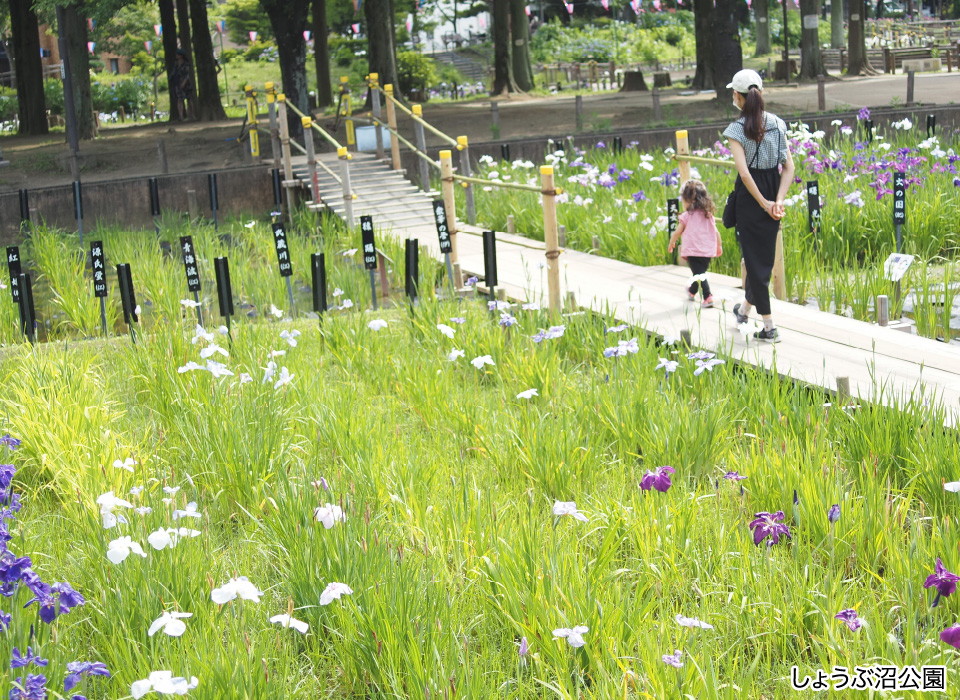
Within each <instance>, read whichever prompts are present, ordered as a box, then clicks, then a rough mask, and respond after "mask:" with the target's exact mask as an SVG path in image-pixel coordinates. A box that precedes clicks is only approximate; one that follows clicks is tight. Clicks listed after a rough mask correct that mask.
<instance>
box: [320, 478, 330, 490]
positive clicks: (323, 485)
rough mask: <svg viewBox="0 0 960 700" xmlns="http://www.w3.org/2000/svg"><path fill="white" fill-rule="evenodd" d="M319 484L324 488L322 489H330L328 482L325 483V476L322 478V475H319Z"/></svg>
mask: <svg viewBox="0 0 960 700" xmlns="http://www.w3.org/2000/svg"><path fill="white" fill-rule="evenodd" d="M320 485H321V486H322V487H323V490H324V491H329V490H330V484H328V483H327V480H326V479H325V478H323V477H322V476H321V477H320Z"/></svg>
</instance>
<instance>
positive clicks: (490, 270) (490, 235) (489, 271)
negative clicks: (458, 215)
mask: <svg viewBox="0 0 960 700" xmlns="http://www.w3.org/2000/svg"><path fill="white" fill-rule="evenodd" d="M483 281H484V282H485V283H486V285H487V288H488V289H489V290H490V298H491V299H492V298H493V288H494V287H496V286H497V284H498V283H499V281H500V280H498V279H497V234H496V232H494V231H484V232H483Z"/></svg>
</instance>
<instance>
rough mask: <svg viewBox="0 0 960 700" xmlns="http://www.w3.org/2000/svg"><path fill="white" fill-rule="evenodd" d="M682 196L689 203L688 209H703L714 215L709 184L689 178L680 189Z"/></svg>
mask: <svg viewBox="0 0 960 700" xmlns="http://www.w3.org/2000/svg"><path fill="white" fill-rule="evenodd" d="M680 197H681V198H682V199H683V201H684V202H686V203H687V211H702V212H703V213H704V214H705V215H706V216H709V217H711V218H712V217H713V211H714V208H713V200H712V199H710V194H709V193H708V192H707V186H706V185H704V184H703V183H702V182H701V181H700V180H687V181H686V182H685V183H683V187H682V188H681V190H680Z"/></svg>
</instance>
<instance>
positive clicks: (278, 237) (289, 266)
mask: <svg viewBox="0 0 960 700" xmlns="http://www.w3.org/2000/svg"><path fill="white" fill-rule="evenodd" d="M273 244H274V246H276V248H277V264H278V265H279V266H280V276H281V277H289V276H290V275H292V274H293V263H292V262H291V261H290V247H289V246H288V245H287V229H285V228H284V226H283V222H282V221H276V222H274V224H273Z"/></svg>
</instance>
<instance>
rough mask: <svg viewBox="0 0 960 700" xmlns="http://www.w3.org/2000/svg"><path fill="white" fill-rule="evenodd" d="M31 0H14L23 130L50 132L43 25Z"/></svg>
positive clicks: (14, 44)
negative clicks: (42, 41) (41, 51)
mask: <svg viewBox="0 0 960 700" xmlns="http://www.w3.org/2000/svg"><path fill="white" fill-rule="evenodd" d="M31 4H32V3H31V0H10V26H11V30H12V31H13V40H12V48H13V58H14V61H15V74H16V79H17V112H18V115H19V118H20V133H21V134H30V135H36V134H46V133H48V131H49V126H48V124H47V105H46V101H45V100H44V97H43V64H42V63H41V62H40V25H39V22H37V16H36V15H35V14H34V13H33V10H31V9H30V5H31Z"/></svg>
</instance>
